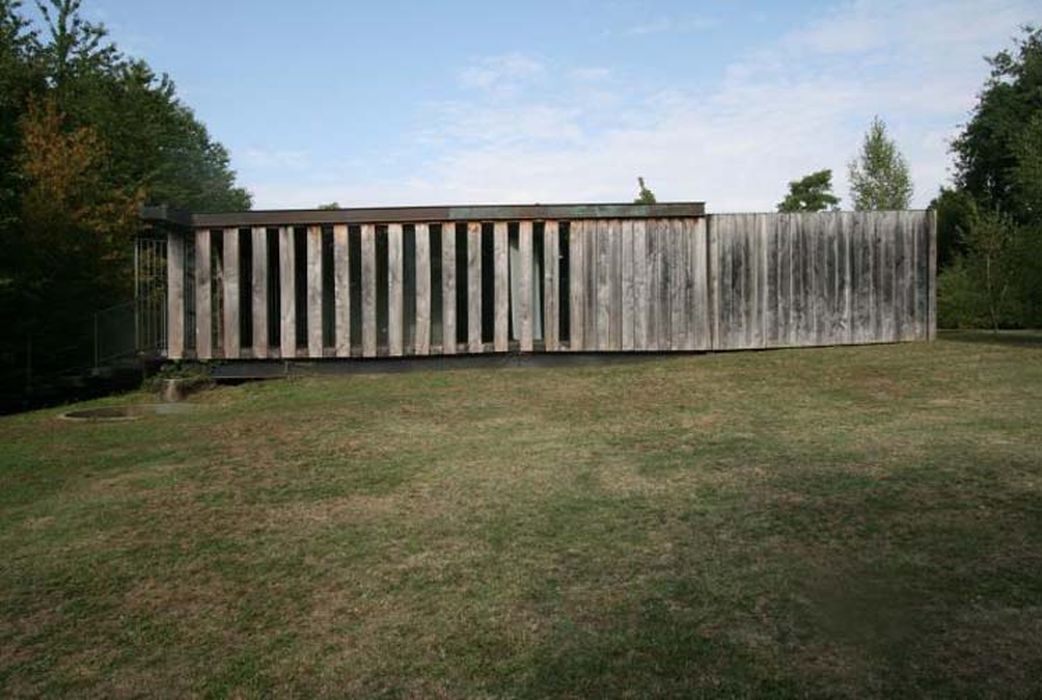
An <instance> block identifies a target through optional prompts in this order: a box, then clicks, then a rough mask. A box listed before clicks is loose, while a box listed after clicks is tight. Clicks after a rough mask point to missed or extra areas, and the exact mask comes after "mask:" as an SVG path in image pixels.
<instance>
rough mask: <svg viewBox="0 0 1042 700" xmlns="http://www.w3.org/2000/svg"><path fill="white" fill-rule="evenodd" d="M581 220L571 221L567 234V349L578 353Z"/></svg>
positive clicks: (580, 333)
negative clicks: (568, 335) (568, 333)
mask: <svg viewBox="0 0 1042 700" xmlns="http://www.w3.org/2000/svg"><path fill="white" fill-rule="evenodd" d="M584 226H585V222H584V221H582V220H575V221H572V222H571V224H570V226H569V232H568V265H569V269H568V277H569V278H568V308H569V316H570V318H569V319H568V327H569V332H570V338H569V341H568V349H569V350H571V351H572V352H578V351H580V350H582V349H583V323H584V320H583V304H584V301H583V280H584V279H585V277H586V273H585V272H584V270H583V228H584Z"/></svg>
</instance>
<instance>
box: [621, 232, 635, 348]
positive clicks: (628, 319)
mask: <svg viewBox="0 0 1042 700" xmlns="http://www.w3.org/2000/svg"><path fill="white" fill-rule="evenodd" d="M620 235H621V238H622V309H621V313H622V349H623V350H625V351H631V350H633V349H634V338H633V335H634V307H635V303H634V299H635V291H636V290H635V289H634V280H633V220H632V219H626V220H625V221H623V222H622V232H621V234H620Z"/></svg>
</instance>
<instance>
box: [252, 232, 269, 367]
mask: <svg viewBox="0 0 1042 700" xmlns="http://www.w3.org/2000/svg"><path fill="white" fill-rule="evenodd" d="M250 238H251V241H252V243H253V253H252V257H253V279H252V280H251V285H250V287H251V294H252V298H253V357H254V358H255V359H264V358H266V357H267V356H268V230H267V229H266V228H263V227H255V228H254V229H252V230H251V231H250Z"/></svg>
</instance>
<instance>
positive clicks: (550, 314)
mask: <svg viewBox="0 0 1042 700" xmlns="http://www.w3.org/2000/svg"><path fill="white" fill-rule="evenodd" d="M559 246H560V236H559V228H558V222H556V221H547V222H545V223H544V224H543V347H544V348H545V349H546V351H547V352H555V351H557V350H558V349H559V347H560V341H559V333H558V331H559V329H560V313H561V310H560V299H561V297H560V294H561V289H560V284H561V277H560V270H559V258H560V255H559V254H558V249H559Z"/></svg>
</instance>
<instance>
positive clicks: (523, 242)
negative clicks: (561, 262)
mask: <svg viewBox="0 0 1042 700" xmlns="http://www.w3.org/2000/svg"><path fill="white" fill-rule="evenodd" d="M517 246H518V252H519V253H520V256H519V257H520V259H519V265H518V267H520V268H521V283H520V284H519V285H518V291H517V293H518V295H519V296H520V297H521V298H520V299H519V301H520V305H519V309H520V314H518V316H519V318H520V319H521V329H520V330H521V332H520V333H519V334H518V339H519V340H520V341H521V352H532V222H531V221H522V222H520V223H519V224H518V235H517Z"/></svg>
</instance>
